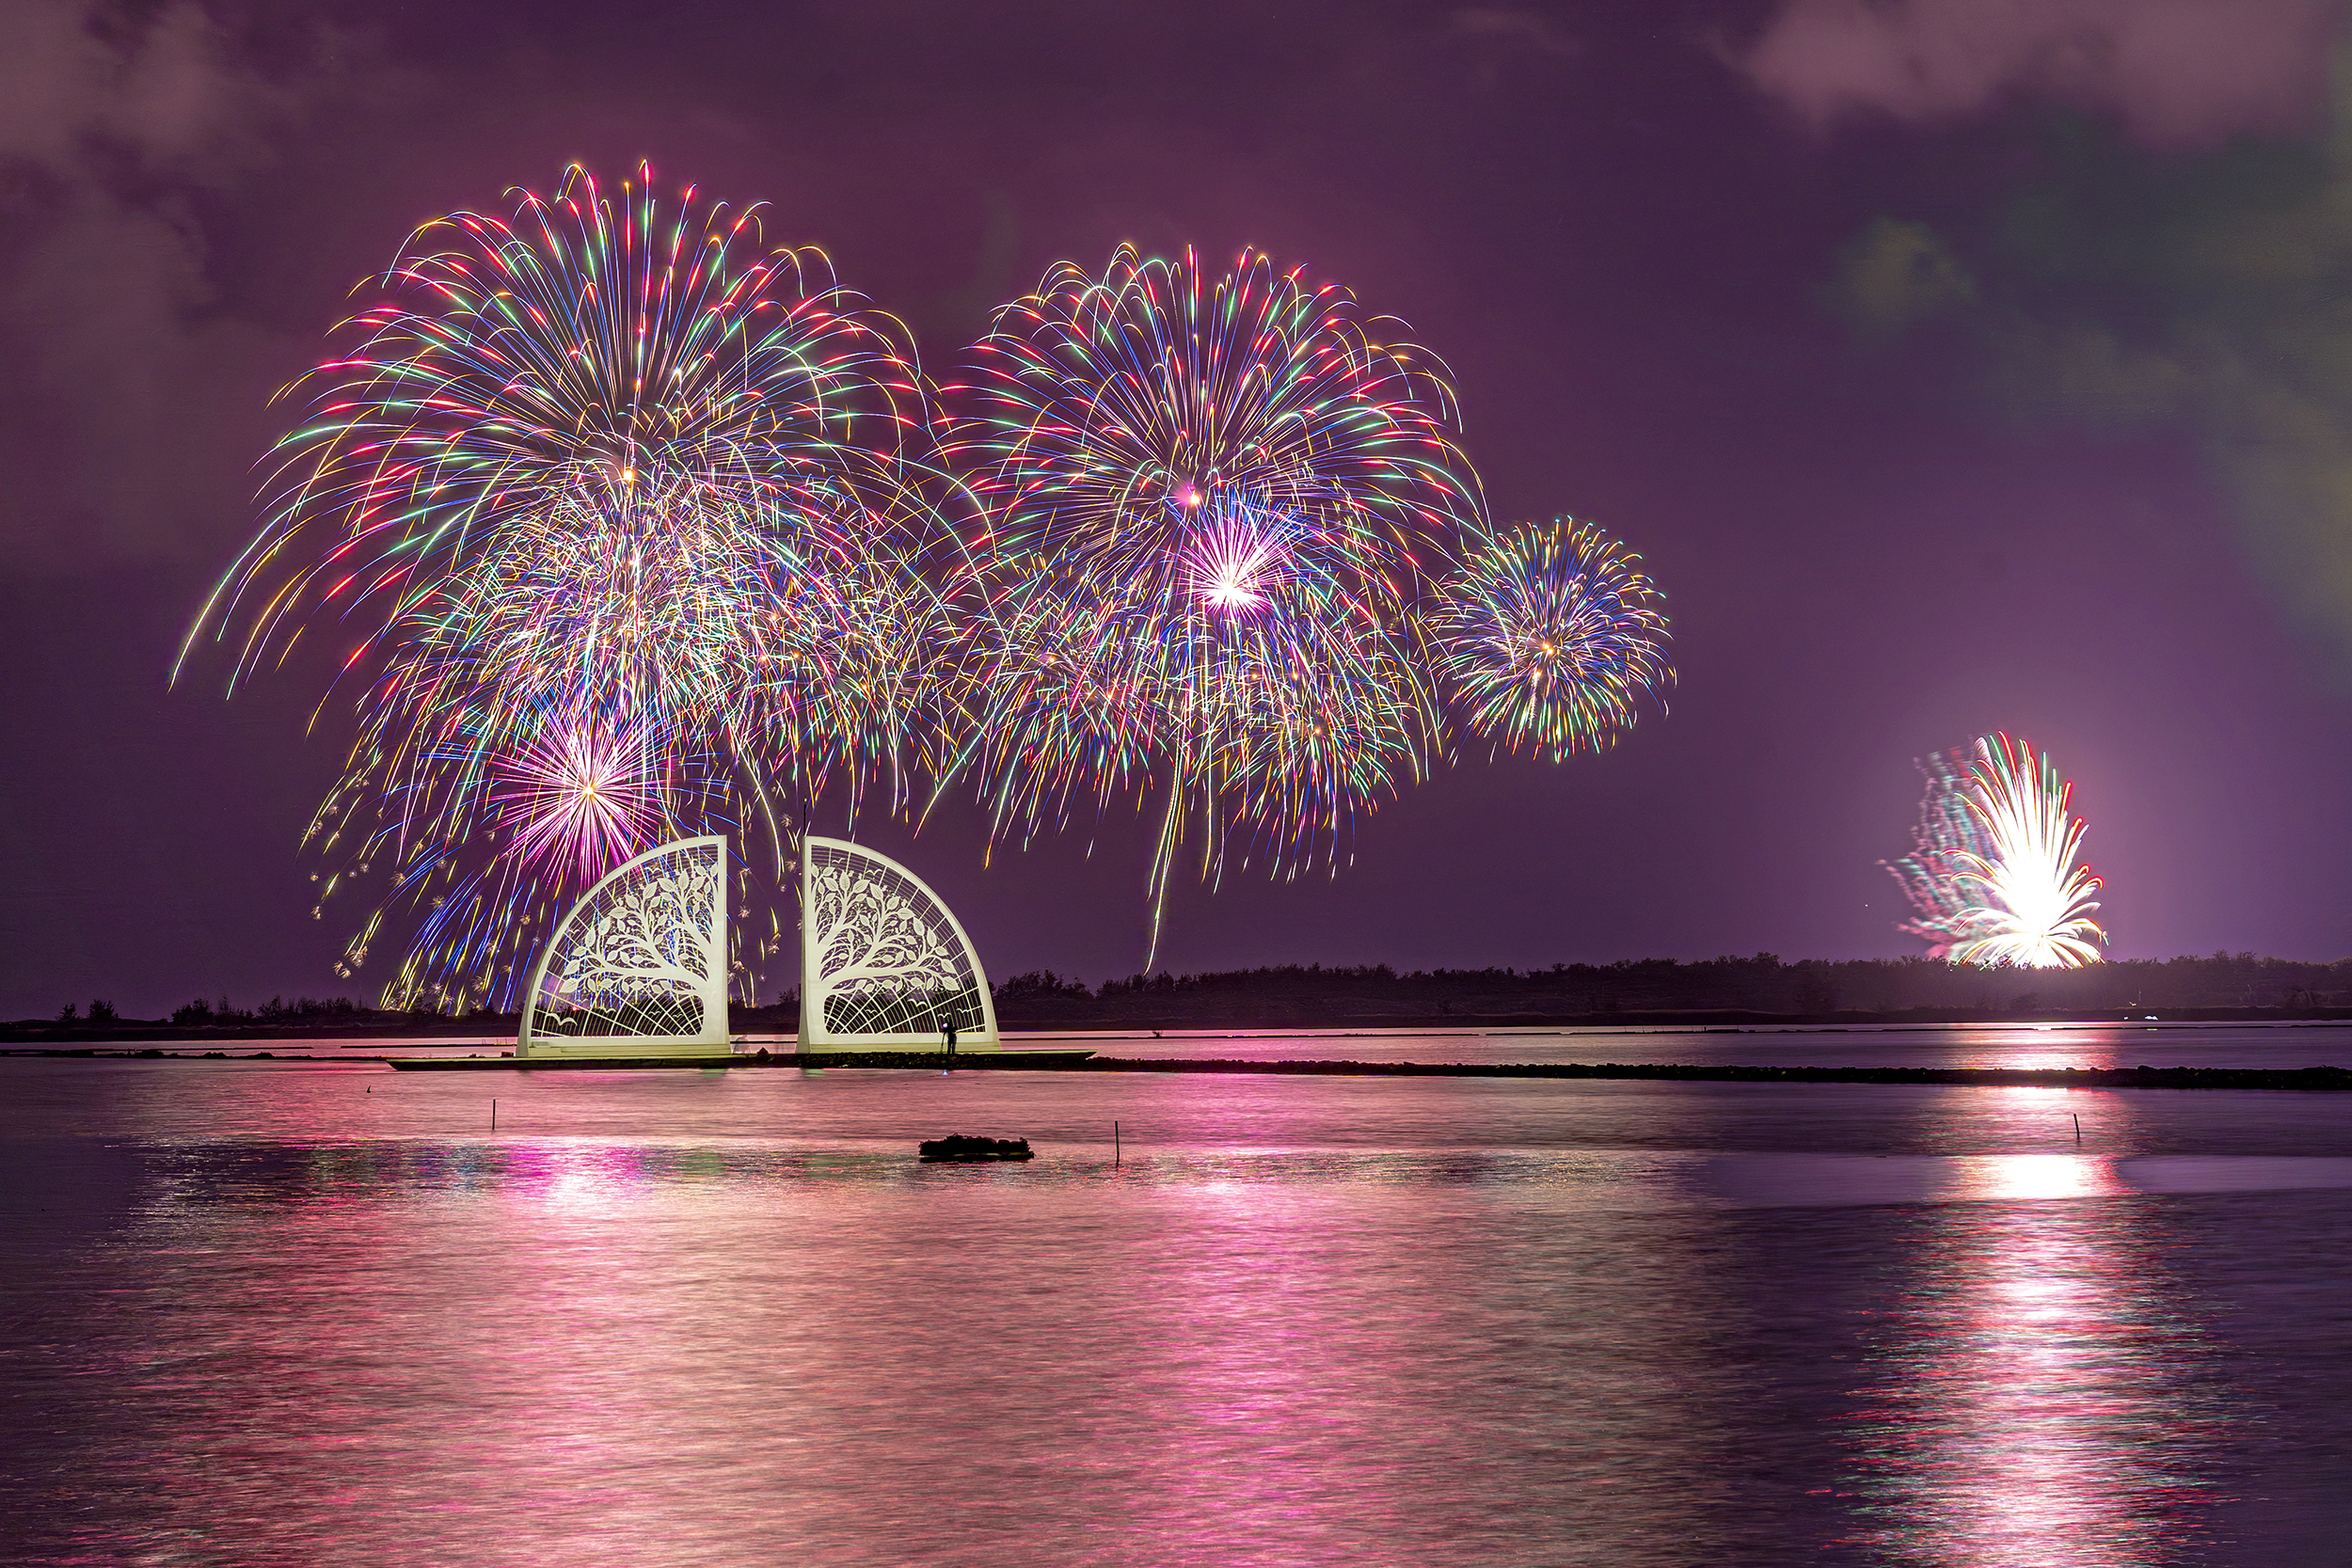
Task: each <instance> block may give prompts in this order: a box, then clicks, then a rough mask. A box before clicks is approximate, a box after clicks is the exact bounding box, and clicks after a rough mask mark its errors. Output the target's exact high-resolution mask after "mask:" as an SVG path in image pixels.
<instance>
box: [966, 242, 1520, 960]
mask: <svg viewBox="0 0 2352 1568" xmlns="http://www.w3.org/2000/svg"><path fill="white" fill-rule="evenodd" d="M1379 325H1380V323H1378V322H1377V321H1375V320H1367V319H1364V318H1362V317H1361V316H1360V314H1359V311H1358V309H1357V306H1356V303H1355V300H1354V299H1353V297H1352V296H1350V295H1349V294H1347V293H1344V292H1343V291H1342V290H1339V289H1336V288H1333V287H1330V286H1327V285H1324V286H1318V285H1315V284H1311V283H1310V282H1308V281H1307V280H1306V279H1305V278H1304V277H1303V276H1302V275H1301V274H1300V273H1299V272H1296V271H1293V272H1287V273H1286V272H1280V271H1278V270H1277V268H1276V267H1275V265H1274V264H1273V262H1272V261H1269V260H1268V259H1267V258H1265V257H1264V256H1262V255H1258V254H1256V253H1254V252H1248V251H1245V252H1244V253H1243V254H1242V256H1241V258H1240V260H1239V261H1238V262H1237V263H1236V264H1235V266H1234V267H1233V268H1232V270H1231V271H1227V272H1216V271H1213V270H1212V269H1209V268H1205V267H1203V266H1202V264H1201V263H1200V261H1199V260H1198V258H1196V257H1195V256H1193V255H1192V254H1191V253H1189V252H1187V253H1186V254H1185V256H1184V258H1183V259H1182V260H1181V261H1164V260H1157V259H1154V260H1145V259H1142V258H1140V257H1139V256H1138V255H1137V254H1136V252H1135V251H1133V250H1132V249H1127V248H1124V247H1122V248H1121V249H1120V251H1119V252H1117V253H1116V254H1115V255H1114V256H1113V258H1112V261H1111V264H1110V266H1109V267H1108V268H1107V269H1106V270H1105V271H1104V274H1103V275H1102V276H1101V277H1092V276H1090V275H1089V274H1088V273H1086V272H1084V271H1083V270H1081V269H1079V268H1078V267H1076V266H1074V265H1072V264H1069V263H1062V264H1060V265H1057V267H1055V268H1054V269H1052V270H1051V271H1050V272H1049V273H1048V274H1047V275H1046V277H1045V279H1044V282H1043V284H1042V285H1041V287H1040V288H1039V290H1038V292H1037V293H1033V294H1031V295H1029V296H1027V297H1026V298H1025V299H1022V300H1020V301H1018V302H1016V303H1014V304H1012V305H1010V306H1008V307H1006V308H1005V309H1003V310H1002V311H1000V312H999V313H998V315H997V318H996V321H995V323H994V326H993V330H992V331H991V333H990V334H989V335H988V337H987V338H985V339H984V340H983V341H981V342H980V344H979V345H978V349H977V361H978V362H977V375H976V376H975V378H974V380H973V382H972V384H971V385H970V386H968V387H965V388H955V389H954V390H955V391H957V392H958V393H960V394H961V396H962V397H963V398H964V399H966V400H967V403H968V406H969V408H970V410H971V412H970V413H969V415H968V417H967V418H965V419H964V420H962V421H961V423H960V425H959V426H958V427H957V431H956V435H955V437H954V440H953V442H952V443H951V450H952V451H953V452H954V453H955V455H956V456H957V457H959V458H960V459H961V461H963V462H965V463H967V464H969V465H971V466H972V467H973V468H974V470H975V471H974V475H973V479H972V485H973V488H974V490H975V492H976V493H977V496H978V498H979V499H980V501H981V503H982V505H983V506H984V507H985V509H986V517H987V522H986V530H987V531H986V534H985V535H984V538H983V548H982V549H980V550H978V551H976V554H978V555H980V556H981V557H982V558H983V559H982V562H981V569H982V580H983V582H984V584H985V590H984V591H985V594H986V597H987V601H988V603H989V605H990V607H991V610H992V612H993V616H992V619H991V620H990V621H988V622H987V623H985V624H983V625H982V626H980V628H979V629H980V632H981V636H982V638H983V640H984V642H985V645H984V646H982V647H981V648H980V649H979V650H978V653H979V674H978V679H979V689H978V694H977V702H976V709H975V714H974V722H973V726H972V728H971V730H970V731H969V732H968V734H969V736H970V738H969V740H968V741H967V748H966V752H965V760H967V761H968V762H969V763H970V764H971V766H972V767H973V768H974V769H975V771H976V772H977V776H978V779H979V782H980V787H981V790H982V794H983V797H984V799H986V800H988V802H989V803H990V805H991V807H992V809H993V814H994V816H995V819H996V823H997V826H998V828H999V830H1000V831H1002V830H1005V829H1007V828H1009V827H1018V828H1019V829H1020V830H1021V831H1023V832H1027V831H1032V830H1034V829H1036V828H1037V827H1039V826H1040V825H1041V824H1042V823H1045V822H1048V821H1055V822H1059V821H1062V820H1066V818H1067V816H1068V814H1069V812H1070V810H1071V808H1072V806H1073V803H1074V802H1076V801H1078V800H1083V799H1085V798H1086V797H1089V796H1091V797H1092V798H1093V800H1094V804H1095V807H1096V809H1097V810H1098V811H1099V810H1100V809H1101V808H1102V807H1103V806H1104V804H1106V803H1107V801H1108V800H1109V799H1110V798H1111V797H1112V796H1113V795H1115V794H1118V793H1121V792H1123V791H1125V790H1127V789H1133V790H1135V791H1136V794H1137V796H1138V799H1141V798H1143V797H1145V796H1147V795H1148V794H1149V793H1150V792H1151V791H1152V790H1153V789H1158V790H1161V791H1163V792H1164V793H1165V802H1164V806H1163V816H1162V826H1161V831H1160V835H1159V843H1158V849H1157V852H1156V854H1155V858H1154V863H1153V870H1152V879H1151V896H1152V909H1153V931H1154V938H1153V942H1154V945H1155V946H1156V940H1157V937H1156V933H1157V927H1158V911H1159V909H1160V908H1161V906H1162V904H1163V902H1164V899H1165V895H1166V891H1167V885H1168V871H1169V868H1170V866H1171V864H1172V863H1173V861H1174V858H1175V856H1176V854H1177V852H1178V849H1179V847H1180V846H1181V844H1182V843H1183V841H1184V837H1185V834H1186V831H1187V824H1188V821H1190V822H1193V823H1197V825H1198V830H1199V831H1200V835H1201V844H1202V851H1201V854H1202V869H1203V874H1204V876H1212V877H1213V876H1214V875H1216V871H1217V868H1218V867H1220V866H1221V865H1222V864H1223V863H1224V861H1225V859H1226V856H1227V852H1228V849H1227V846H1228V842H1229V837H1230V835H1232V833H1234V832H1239V833H1241V834H1242V835H1243V837H1244V838H1245V841H1246V842H1248V843H1249V844H1251V845H1254V846H1256V847H1258V848H1260V849H1261V850H1262V851H1263V854H1264V855H1265V858H1266V859H1267V860H1268V862H1269V863H1271V864H1273V865H1274V866H1275V867H1276V868H1278V870H1279V869H1290V870H1295V869H1296V868H1297V867H1298V866H1299V865H1300V864H1301V863H1305V862H1307V861H1310V860H1312V859H1313V858H1315V857H1316V855H1317V853H1318V852H1321V853H1323V854H1326V855H1331V856H1334V857H1335V856H1336V846H1337V840H1338V838H1339V836H1340V834H1341V832H1343V829H1344V827H1345V825H1346V824H1347V822H1348V821H1349V820H1350V819H1351V817H1352V816H1353V815H1354V814H1356V813H1358V812H1359V811H1363V810H1366V809H1369V808H1370V807H1371V806H1372V805H1374V804H1375V802H1376V801H1377V800H1379V799H1380V798H1381V797H1383V796H1385V795H1388V794H1391V793H1393V792H1394V791H1395V790H1396V789H1397V788H1398V787H1399V786H1400V785H1401V784H1403V783H1404V782H1406V781H1407V780H1410V779H1413V778H1416V777H1418V776H1419V775H1420V774H1421V772H1422V770H1423V768H1424V767H1425V765H1426V761H1427V758H1428V755H1429V752H1430V750H1431V742H1432V738H1433V737H1434V736H1436V735H1437V732H1438V723H1439V715H1438V705H1437V702H1436V699H1435V692H1434V688H1433V685H1432V682H1431V681H1430V679H1429V676H1428V673H1427V671H1426V667H1425V663H1424V661H1423V660H1422V658H1421V657H1419V654H1418V649H1417V647H1416V645H1415V643H1416V634H1415V631H1414V629H1413V627H1412V625H1411V622H1410V615H1409V611H1410V610H1411V608H1412V606H1413V605H1414V604H1415V603H1416V602H1417V601H1418V600H1419V598H1421V597H1422V596H1423V595H1425V594H1426V592H1427V587H1428V584H1427V578H1426V567H1425V564H1424V563H1425V562H1435V561H1442V560H1444V559H1447V558H1448V557H1449V555H1450V551H1451V546H1452V541H1453V539H1454V536H1455V534H1456V533H1457V531H1459V530H1460V529H1461V528H1462V527H1463V526H1465V525H1466V524H1469V523H1470V522H1473V521H1474V520H1475V519H1476V518H1477V517H1478V516H1479V515H1480V503H1479V498H1478V491H1477V484H1476V481H1475V479H1474V477H1473V476H1472V474H1471V473H1470V466H1469V464H1468V462H1467V461H1466V460H1465V459H1464V458H1463V456H1462V453H1461V451H1460V449H1459V448H1458V446H1457V445H1456V443H1455V439H1454V428H1453V426H1454V394H1453V390H1452V388H1451V387H1450V385H1449V384H1448V381H1447V379H1446V376H1445V373H1444V371H1443V367H1442V366H1440V365H1438V363H1437V362H1436V361H1435V360H1434V359H1430V358H1428V357H1427V356H1423V355H1422V353H1421V351H1419V350H1418V349H1415V348H1413V347H1411V346H1409V345H1406V344H1402V343H1392V342H1384V341H1380V340H1379V339H1378V338H1377V337H1375V328H1376V327H1377V326H1379Z"/></svg>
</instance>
